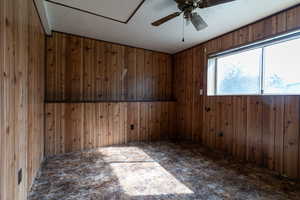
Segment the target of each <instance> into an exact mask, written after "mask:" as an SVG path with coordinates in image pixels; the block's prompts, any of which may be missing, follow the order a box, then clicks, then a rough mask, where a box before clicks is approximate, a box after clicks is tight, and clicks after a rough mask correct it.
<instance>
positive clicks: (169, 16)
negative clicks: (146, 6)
mask: <svg viewBox="0 0 300 200" xmlns="http://www.w3.org/2000/svg"><path fill="white" fill-rule="evenodd" d="M181 13H182V12H175V13H173V14H170V15H168V16H166V17H163V18H161V19H159V20H157V21H155V22H153V23H152V25H153V26H159V25H161V24H163V23H165V22H167V21H169V20H171V19H173V18H175V17H178V16H179V15H180V14H181Z"/></svg>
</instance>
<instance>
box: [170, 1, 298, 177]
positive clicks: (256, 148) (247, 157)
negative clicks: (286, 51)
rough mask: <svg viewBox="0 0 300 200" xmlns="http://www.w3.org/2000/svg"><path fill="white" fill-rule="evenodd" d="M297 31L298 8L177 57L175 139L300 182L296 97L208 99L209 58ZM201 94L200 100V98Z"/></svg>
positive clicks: (228, 97) (175, 63)
mask: <svg viewBox="0 0 300 200" xmlns="http://www.w3.org/2000/svg"><path fill="white" fill-rule="evenodd" d="M299 28H300V6H297V7H294V8H292V9H289V10H287V11H285V12H281V13H279V14H277V15H273V16H271V17H269V18H266V19H264V20H262V21H259V22H257V23H254V24H251V25H249V26H245V27H243V28H241V29H239V30H236V31H233V32H231V33H229V34H225V35H223V36H221V37H218V38H216V39H213V40H210V41H208V42H206V43H204V44H201V45H198V46H196V47H194V48H191V49H189V50H186V51H183V52H181V53H178V54H176V55H175V56H174V66H175V74H176V76H175V80H174V83H175V88H176V89H175V91H174V94H175V98H176V99H177V100H178V102H177V104H176V109H177V123H176V124H177V126H178V127H177V130H178V131H179V136H180V137H181V138H182V139H188V140H192V141H198V142H201V143H202V144H204V145H206V146H209V147H211V148H213V149H218V150H220V151H223V152H225V153H228V154H231V155H233V156H235V157H236V158H238V159H241V160H244V161H247V162H254V163H257V164H258V165H260V166H264V167H267V168H269V169H271V170H274V171H277V172H278V173H279V174H281V175H286V176H288V177H291V178H300V153H299V151H300V141H299V137H300V135H299V133H300V127H299V122H300V109H299V104H300V97H299V96H207V95H206V94H207V93H206V85H207V84H206V81H207V79H206V76H207V72H206V71H207V55H208V54H211V53H216V52H220V51H224V50H228V49H231V48H235V47H238V46H242V45H245V44H249V43H252V42H256V41H259V40H261V39H264V38H270V37H273V36H276V35H279V34H282V33H287V32H289V31H292V30H296V29H299ZM195 74H196V76H195ZM193 75H194V76H193ZM190 77H193V80H191V78H190ZM200 89H203V90H204V95H199V90H200Z"/></svg>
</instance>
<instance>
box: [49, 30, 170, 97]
mask: <svg viewBox="0 0 300 200" xmlns="http://www.w3.org/2000/svg"><path fill="white" fill-rule="evenodd" d="M46 70H47V73H46V80H47V81H46V100H47V101H103V100H104V101H105V100H106V101H119V100H170V99H172V98H173V94H172V77H173V76H172V75H173V67H172V57H171V56H170V55H168V54H163V53H158V52H154V51H148V50H144V49H138V48H133V47H127V46H122V45H117V44H112V43H108V42H102V41H97V40H92V39H88V38H83V37H78V36H73V35H68V34H62V33H56V32H55V33H53V36H52V37H48V38H47V67H46Z"/></svg>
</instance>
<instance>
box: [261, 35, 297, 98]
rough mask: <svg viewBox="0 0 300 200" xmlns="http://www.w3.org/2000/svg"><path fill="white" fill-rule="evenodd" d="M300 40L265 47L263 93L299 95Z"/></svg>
mask: <svg viewBox="0 0 300 200" xmlns="http://www.w3.org/2000/svg"><path fill="white" fill-rule="evenodd" d="M299 52H300V39H296V40H291V41H287V42H283V43H279V44H275V45H272V46H268V47H265V56H264V59H265V65H264V66H265V67H264V70H265V80H264V92H265V93H267V94H300V54H299Z"/></svg>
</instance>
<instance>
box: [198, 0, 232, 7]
mask: <svg viewBox="0 0 300 200" xmlns="http://www.w3.org/2000/svg"><path fill="white" fill-rule="evenodd" d="M232 1H236V0H203V1H201V2H200V3H199V4H198V7H199V8H208V7H212V6H217V5H220V4H224V3H229V2H232Z"/></svg>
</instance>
